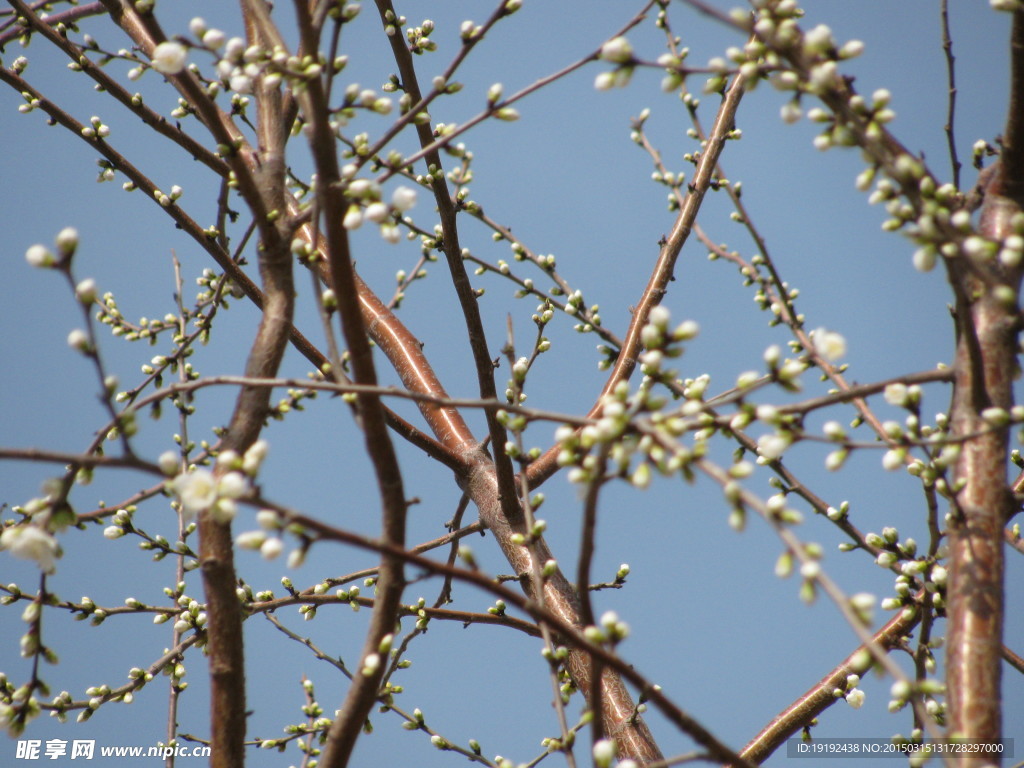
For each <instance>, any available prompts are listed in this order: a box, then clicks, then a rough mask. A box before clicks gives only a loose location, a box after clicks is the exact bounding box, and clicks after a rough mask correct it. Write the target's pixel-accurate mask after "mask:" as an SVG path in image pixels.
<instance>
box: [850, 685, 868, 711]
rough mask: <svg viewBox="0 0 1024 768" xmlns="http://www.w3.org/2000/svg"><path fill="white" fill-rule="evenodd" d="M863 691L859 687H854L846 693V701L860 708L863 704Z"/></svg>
mask: <svg viewBox="0 0 1024 768" xmlns="http://www.w3.org/2000/svg"><path fill="white" fill-rule="evenodd" d="M864 696H865V694H864V691H862V690H861V689H860V688H854V689H853V690H852V691H849V692H847V694H846V703H847V704H849V705H850V706H851V707H853V708H854V709H860V708H861V707H862V706H863V705H864Z"/></svg>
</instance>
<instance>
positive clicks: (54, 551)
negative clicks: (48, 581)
mask: <svg viewBox="0 0 1024 768" xmlns="http://www.w3.org/2000/svg"><path fill="white" fill-rule="evenodd" d="M0 549H6V550H7V551H8V552H10V553H11V554H12V555H14V556H15V557H18V558H21V559H22V560H35V562H36V564H37V565H38V566H39V568H40V569H41V570H42V571H44V572H45V573H53V572H54V571H55V570H56V569H57V567H56V560H57V556H58V554H59V553H60V547H59V545H58V544H57V540H56V539H55V538H53V536H51V535H50V534H49V533H48V532H46V531H44V530H43V529H42V528H40V527H39V526H37V525H16V526H12V527H11V528H8V529H6V530H5V531H4V532H3V533H0Z"/></svg>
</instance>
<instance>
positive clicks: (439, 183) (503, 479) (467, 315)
mask: <svg viewBox="0 0 1024 768" xmlns="http://www.w3.org/2000/svg"><path fill="white" fill-rule="evenodd" d="M376 4H377V10H378V12H379V13H380V17H381V22H382V23H383V24H384V25H385V26H387V25H388V23H389V22H388V16H389V14H390V16H391V17H392V18H393V17H394V16H395V15H396V14H395V10H394V6H393V5H392V3H391V0H377V3H376ZM388 42H389V44H390V45H391V52H392V55H393V56H394V57H395V62H396V63H397V64H398V70H399V73H400V75H401V78H402V87H403V88H404V89H405V92H406V93H407V94H408V95H409V96H410V97H411V98H412V100H413V102H414V103H418V102H421V101H422V100H423V95H422V93H421V92H420V87H419V81H418V78H417V76H416V68H415V67H414V66H413V63H412V54H411V53H410V52H409V49H408V48H407V47H406V44H405V37H404V36H403V35H400V34H395V35H391V36H389V37H388ZM416 135H417V137H418V139H419V142H420V146H421V147H424V148H426V147H429V146H430V145H431V144H432V143H433V141H434V135H433V131H432V129H431V127H430V124H429V123H422V122H421V123H417V125H416ZM424 159H425V160H426V163H427V165H428V167H434V168H436V171H435V172H434V173H433V174H432V175H433V178H434V181H433V184H432V185H431V187H432V189H433V192H434V200H435V202H436V203H437V210H438V214H439V216H440V219H441V231H442V238H441V246H442V250H443V251H444V255H445V259H446V260H447V262H448V271H449V272H450V273H451V278H452V284H453V285H454V286H455V293H456V295H457V296H458V300H459V306H460V307H461V308H462V315H463V318H464V319H465V322H466V333H467V336H468V338H469V345H470V349H471V351H472V353H473V363H474V366H475V368H476V375H477V386H478V387H479V391H480V397H482V398H484V399H487V400H490V399H497V396H498V393H497V390H496V388H495V385H494V365H493V363H492V362H491V354H490V351H489V350H488V348H487V336H486V332H485V330H484V324H483V320H482V319H481V317H480V307H479V305H478V304H477V297H476V293H475V292H474V290H473V286H472V284H471V283H470V281H469V275H468V274H467V272H466V265H465V263H464V262H463V259H462V248H461V246H460V245H459V230H458V225H457V222H456V207H455V202H454V200H452V197H451V194H450V193H449V191H448V182H447V180H446V178H445V174H444V171H443V167H444V166H443V165H442V162H441V153H440V152H439V151H438V150H437V149H436V148H434V149H430V150H427V151H426V155H425V157H424ZM487 429H488V433H489V434H490V438H491V446H492V449H493V465H494V469H495V473H496V476H497V482H498V492H499V498H500V499H501V509H502V513H503V514H504V516H505V518H506V519H509V520H512V519H514V518H515V517H516V516H518V515H519V514H520V513H519V509H518V503H519V502H518V495H517V494H516V487H515V478H514V476H513V471H512V461H511V459H509V457H508V456H506V455H505V451H504V446H505V442H506V440H507V438H508V435H507V433H506V431H505V427H503V426H502V425H501V423H500V422H499V421H498V419H497V417H496V416H495V414H493V413H490V412H488V413H487Z"/></svg>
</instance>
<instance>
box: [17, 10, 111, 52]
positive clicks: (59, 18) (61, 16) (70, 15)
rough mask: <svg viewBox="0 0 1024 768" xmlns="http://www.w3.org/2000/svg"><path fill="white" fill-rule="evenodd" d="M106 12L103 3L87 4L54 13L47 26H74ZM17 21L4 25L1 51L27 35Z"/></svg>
mask: <svg viewBox="0 0 1024 768" xmlns="http://www.w3.org/2000/svg"><path fill="white" fill-rule="evenodd" d="M36 5H37V7H38V6H42V5H46V3H36ZM105 12H106V9H105V8H104V7H103V3H98V2H97V3H87V4H85V5H80V6H78V7H77V8H69V9H68V10H66V11H61V12H60V13H54V14H51V15H49V16H47V17H46V24H47V25H49V26H51V27H54V26H57V25H58V24H74V23H75V22H76V21H78V20H79V19H84V18H86V17H88V16H98V15H100V14H101V13H105ZM18 15H19V16H24V15H25V14H23V13H21V11H19V12H18ZM16 19H17V17H14V19H12V21H11V23H10V25H9V26H8V24H4V25H3V26H4V27H7V28H6V29H4V31H3V33H2V34H0V50H3V47H4V46H5V45H7V44H8V43H9V42H11V40H14V39H15V38H18V37H21V35H23V34H24V33H25V31H26V30H25V28H24V27H22V26H21V25H20V24H17V23H16Z"/></svg>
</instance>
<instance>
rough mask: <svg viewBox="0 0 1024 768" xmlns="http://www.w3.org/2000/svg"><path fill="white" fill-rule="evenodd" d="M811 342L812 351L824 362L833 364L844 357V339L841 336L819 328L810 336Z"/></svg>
mask: <svg viewBox="0 0 1024 768" xmlns="http://www.w3.org/2000/svg"><path fill="white" fill-rule="evenodd" d="M811 340H812V341H813V342H814V349H815V350H817V352H818V354H819V355H821V356H822V357H824V358H825V359H826V360H829V361H832V362H834V361H836V360H839V359H840V358H842V357H844V356H845V355H846V339H845V338H843V336H842V334H839V333H836V332H835V331H829V330H826V329H825V328H819V329H818V330H816V331H815V332H814V333H813V334H811Z"/></svg>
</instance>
